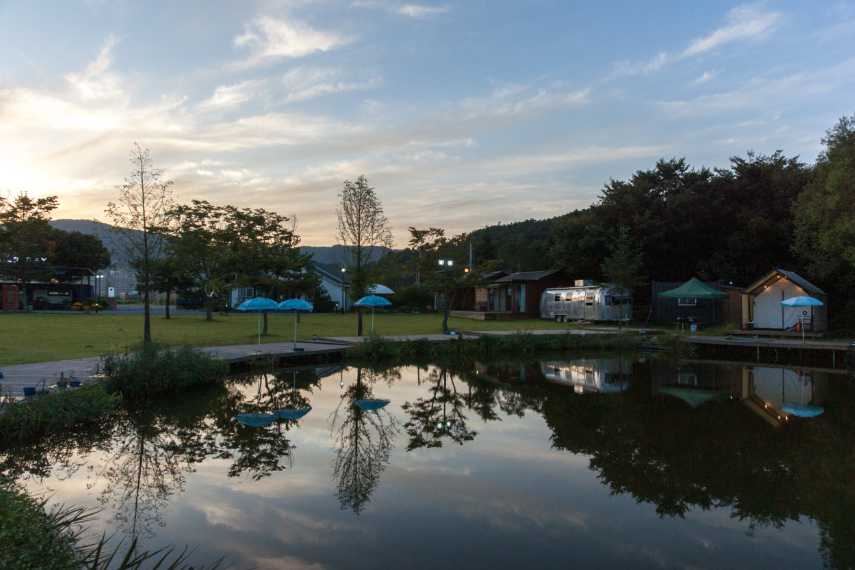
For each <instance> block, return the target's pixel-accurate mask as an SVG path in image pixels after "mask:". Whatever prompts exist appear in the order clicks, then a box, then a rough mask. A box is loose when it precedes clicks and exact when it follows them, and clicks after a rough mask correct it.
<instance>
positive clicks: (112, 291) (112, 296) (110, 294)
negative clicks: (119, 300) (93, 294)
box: [107, 287, 116, 299]
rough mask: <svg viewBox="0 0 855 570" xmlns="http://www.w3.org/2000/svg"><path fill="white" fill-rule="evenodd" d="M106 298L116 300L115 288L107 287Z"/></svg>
mask: <svg viewBox="0 0 855 570" xmlns="http://www.w3.org/2000/svg"><path fill="white" fill-rule="evenodd" d="M107 298H108V299H115V298H116V288H115V287H107Z"/></svg>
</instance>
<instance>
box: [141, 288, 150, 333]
mask: <svg viewBox="0 0 855 570" xmlns="http://www.w3.org/2000/svg"><path fill="white" fill-rule="evenodd" d="M146 281H148V277H146ZM143 313H144V315H145V318H144V323H143V343H144V344H148V343H150V342H151V297H150V296H149V293H148V285H147V284H146V285H145V291H143Z"/></svg>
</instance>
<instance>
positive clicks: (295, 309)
mask: <svg viewBox="0 0 855 570" xmlns="http://www.w3.org/2000/svg"><path fill="white" fill-rule="evenodd" d="M279 310H280V311H283V312H285V313H294V346H293V350H294V351H296V350H297V313H311V312H312V311H314V310H315V308H314V307H313V306H312V304H311V303H310V302H308V301H306V300H305V299H287V300H285V301H282V302H281V303H279Z"/></svg>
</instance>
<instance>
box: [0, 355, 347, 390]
mask: <svg viewBox="0 0 855 570" xmlns="http://www.w3.org/2000/svg"><path fill="white" fill-rule="evenodd" d="M345 348H346V346H345V345H344V344H333V343H328V342H326V343H325V342H298V343H297V349H298V350H297V351H296V352H295V351H294V345H293V343H290V342H274V343H269V344H243V345H231V346H209V347H203V348H200V349H199V350H201V351H203V352H207V353H208V354H210V355H211V356H214V357H216V358H220V359H222V360H225V361H226V362H238V361H251V360H257V359H261V358H264V357H266V356H288V355H290V354H301V355H305V354H330V353H335V352H341V351H342V350H344V349H345ZM100 360H101V359H100V358H98V357H91V358H78V359H75V360H57V361H54V362H37V363H34V364H15V365H12V366H3V367H0V371H2V372H3V378H0V395H10V396H20V395H21V394H23V390H24V387H27V386H34V387H37V388H41V387H42V385H44V386H47V387H49V386H53V385H55V384H56V382H57V381H58V380H59V379H60V377H61V376H64V377H65V378H75V379H78V380H81V381H83V382H86V381H88V380H91V379H92V377H93V376H94V375H95V374H96V373H97V371H98V370H97V369H98V364H99V362H100Z"/></svg>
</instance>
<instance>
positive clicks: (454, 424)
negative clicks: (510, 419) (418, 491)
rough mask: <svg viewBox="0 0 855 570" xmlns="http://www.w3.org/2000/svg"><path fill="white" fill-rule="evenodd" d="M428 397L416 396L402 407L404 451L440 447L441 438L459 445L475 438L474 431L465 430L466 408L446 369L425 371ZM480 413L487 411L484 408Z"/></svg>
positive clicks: (452, 378)
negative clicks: (404, 430) (404, 438)
mask: <svg viewBox="0 0 855 570" xmlns="http://www.w3.org/2000/svg"><path fill="white" fill-rule="evenodd" d="M427 383H428V384H429V386H430V387H429V388H428V391H429V394H430V397H427V398H418V399H417V400H416V401H415V402H407V403H405V404H404V405H403V406H402V407H403V409H404V412H405V413H406V414H407V415H408V416H409V419H408V420H407V422H406V423H405V424H404V428H405V429H406V430H407V434H408V435H409V436H410V441H409V444H408V445H407V451H412V450H414V449H418V448H421V447H442V440H443V439H444V438H448V439H450V440H451V441H453V442H455V443H457V444H459V445H463V443H464V442H466V441H472V440H473V439H475V436H476V435H477V432H475V431H474V430H471V429H469V426H468V425H467V423H466V415H465V414H464V413H463V410H464V409H465V408H466V407H467V401H466V397H465V395H464V394H461V393H460V392H458V390H457V383H456V382H455V381H454V375H453V374H452V373H451V371H450V370H449V369H448V368H433V369H431V370H430V372H429V373H428V378H427ZM481 410H482V413H485V414H489V412H487V411H486V410H484V407H483V406H482V408H481Z"/></svg>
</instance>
